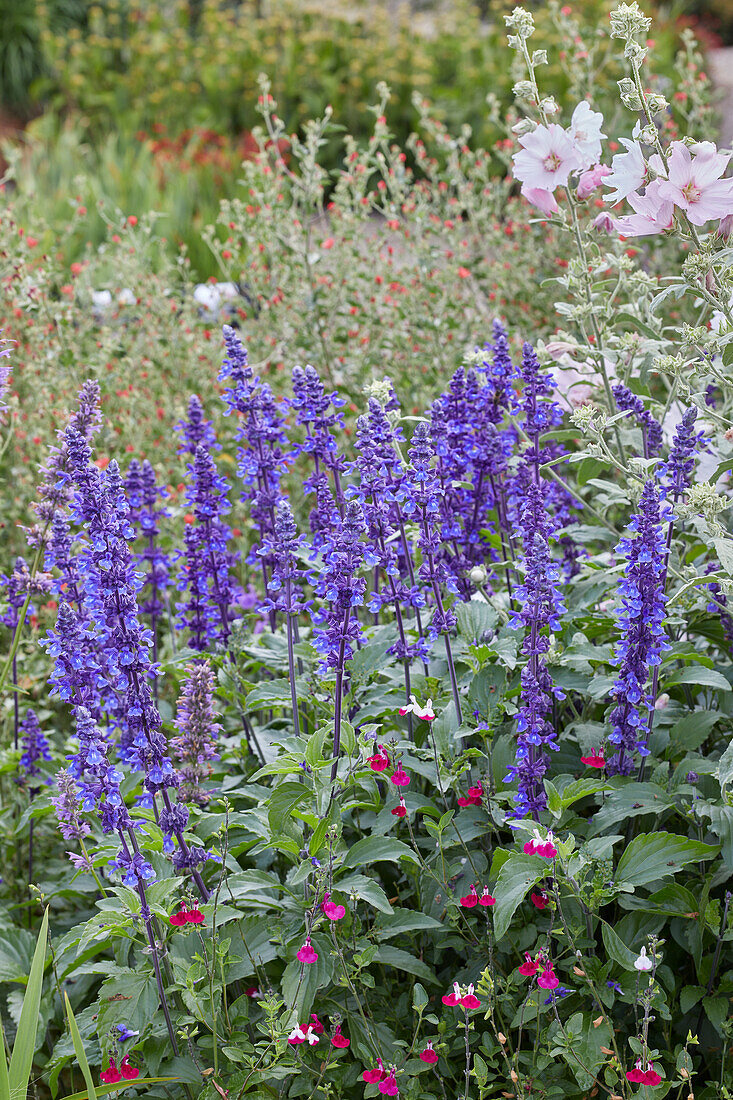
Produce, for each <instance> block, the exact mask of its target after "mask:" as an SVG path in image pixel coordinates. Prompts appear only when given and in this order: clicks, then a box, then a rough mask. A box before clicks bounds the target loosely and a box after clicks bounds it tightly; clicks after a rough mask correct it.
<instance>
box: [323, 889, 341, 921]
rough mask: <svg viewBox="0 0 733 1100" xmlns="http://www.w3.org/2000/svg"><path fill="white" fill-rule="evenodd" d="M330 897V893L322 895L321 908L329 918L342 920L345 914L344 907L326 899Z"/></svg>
mask: <svg viewBox="0 0 733 1100" xmlns="http://www.w3.org/2000/svg"><path fill="white" fill-rule="evenodd" d="M330 897H331V895H330V894H324V895H323V901H322V902H321V909H322V910H323V912H324V913H325V915H326V916H327V917H328V919H329V920H343V918H344V917H345V916H346V909H345V907H344V906H343V905H335V904H334V902H332V901H329V900H328V899H329V898H330Z"/></svg>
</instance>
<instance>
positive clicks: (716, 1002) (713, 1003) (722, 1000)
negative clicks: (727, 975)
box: [702, 997, 728, 1035]
mask: <svg viewBox="0 0 733 1100" xmlns="http://www.w3.org/2000/svg"><path fill="white" fill-rule="evenodd" d="M702 1003H703V1005H704V1007H705V1015H706V1016H707V1018H708V1020H710V1023H711V1024H712V1025H713V1027H714V1028H715V1030H716V1031H717V1033H718V1035H722V1033H723V1024H724V1023H725V1021H726V1020H727V1019H728V998H727V997H703V999H702Z"/></svg>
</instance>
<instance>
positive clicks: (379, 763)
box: [367, 745, 389, 772]
mask: <svg viewBox="0 0 733 1100" xmlns="http://www.w3.org/2000/svg"><path fill="white" fill-rule="evenodd" d="M367 764H368V765H369V767H370V768H371V769H372V771H373V772H383V771H386V770H387V768H388V767H389V757H388V756H387V753H386V752H385V751H384V748H383V747H382V745H380V746H379V752H375V754H374V756H370V757H369V759H368V760H367Z"/></svg>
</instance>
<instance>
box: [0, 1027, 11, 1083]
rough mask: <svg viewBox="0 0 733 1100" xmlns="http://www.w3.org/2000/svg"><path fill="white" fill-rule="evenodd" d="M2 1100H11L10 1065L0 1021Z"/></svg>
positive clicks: (0, 1081)
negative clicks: (6, 1059) (7, 1059)
mask: <svg viewBox="0 0 733 1100" xmlns="http://www.w3.org/2000/svg"><path fill="white" fill-rule="evenodd" d="M0 1100H10V1080H9V1078H8V1063H7V1062H6V1061H5V1033H4V1031H3V1024H2V1020H0Z"/></svg>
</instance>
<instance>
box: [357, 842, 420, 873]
mask: <svg viewBox="0 0 733 1100" xmlns="http://www.w3.org/2000/svg"><path fill="white" fill-rule="evenodd" d="M401 859H409V860H410V861H411V862H412V863H417V862H419V861H418V858H417V856H416V855H415V853H414V852H413V850H412V848H410V847H409V846H408V845H407V844H403V842H402V841H401V840H395V839H394V837H391V836H365V837H364V839H363V840H357V842H356V844H353V845H352V846H351V848H349V850H348V852H347V853H346V858H345V859H344V862H343V866H344V867H361V866H368V865H369V864H370V863H379V862H380V861H384V862H388V863H399V861H400V860H401Z"/></svg>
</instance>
